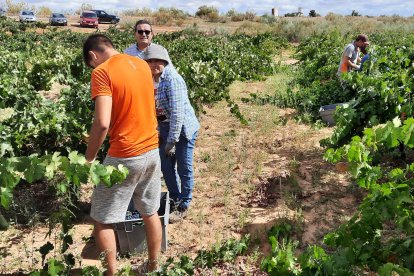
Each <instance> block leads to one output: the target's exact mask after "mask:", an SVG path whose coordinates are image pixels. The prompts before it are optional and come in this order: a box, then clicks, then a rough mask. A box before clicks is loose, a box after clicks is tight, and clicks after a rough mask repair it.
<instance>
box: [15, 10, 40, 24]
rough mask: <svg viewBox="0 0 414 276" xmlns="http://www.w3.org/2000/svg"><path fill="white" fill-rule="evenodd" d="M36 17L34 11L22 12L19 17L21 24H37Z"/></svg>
mask: <svg viewBox="0 0 414 276" xmlns="http://www.w3.org/2000/svg"><path fill="white" fill-rule="evenodd" d="M36 20H37V19H36V16H35V15H34V13H33V12H32V11H22V12H20V15H19V21H20V22H36Z"/></svg>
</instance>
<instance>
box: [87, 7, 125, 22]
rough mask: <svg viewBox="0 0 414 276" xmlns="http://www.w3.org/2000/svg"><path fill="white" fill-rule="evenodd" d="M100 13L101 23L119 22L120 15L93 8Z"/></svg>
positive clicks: (99, 19)
mask: <svg viewBox="0 0 414 276" xmlns="http://www.w3.org/2000/svg"><path fill="white" fill-rule="evenodd" d="M92 11H94V12H95V13H96V15H98V22H99V23H111V24H117V23H118V22H119V17H118V16H116V15H112V14H107V13H106V12H105V11H103V10H92Z"/></svg>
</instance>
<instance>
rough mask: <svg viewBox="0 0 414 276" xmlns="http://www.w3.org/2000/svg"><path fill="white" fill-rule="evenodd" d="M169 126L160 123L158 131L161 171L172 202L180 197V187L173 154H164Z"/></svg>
mask: <svg viewBox="0 0 414 276" xmlns="http://www.w3.org/2000/svg"><path fill="white" fill-rule="evenodd" d="M169 129H170V126H169V123H168V122H167V123H160V124H159V131H160V137H161V145H160V149H159V151H160V159H161V171H162V174H163V176H164V180H165V184H166V185H167V188H168V191H169V192H170V198H171V199H172V200H173V201H174V202H178V201H179V199H180V187H179V177H178V174H177V170H176V160H175V156H172V157H169V156H166V155H165V150H164V148H165V145H166V144H167V137H168V132H169Z"/></svg>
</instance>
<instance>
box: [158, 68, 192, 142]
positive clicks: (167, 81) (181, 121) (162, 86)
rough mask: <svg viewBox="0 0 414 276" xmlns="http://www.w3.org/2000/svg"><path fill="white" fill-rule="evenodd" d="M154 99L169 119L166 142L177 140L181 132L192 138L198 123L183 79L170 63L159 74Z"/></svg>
mask: <svg viewBox="0 0 414 276" xmlns="http://www.w3.org/2000/svg"><path fill="white" fill-rule="evenodd" d="M156 100H157V101H158V105H159V107H160V108H161V109H163V110H164V111H165V113H166V116H167V118H168V119H169V124H170V131H169V133H168V137H167V143H175V142H178V140H179V139H180V134H181V132H183V134H184V135H185V137H186V138H187V139H188V140H190V139H192V138H193V135H194V133H195V132H196V131H197V130H198V129H199V128H200V123H199V122H198V120H197V117H196V115H195V112H194V109H193V107H192V106H191V104H190V100H189V99H188V94H187V85H186V84H185V81H184V79H183V78H182V77H181V76H180V74H178V72H177V71H176V70H175V69H174V67H172V66H170V65H167V66H166V67H165V69H164V71H163V72H162V74H161V76H160V79H159V84H158V91H157V95H156Z"/></svg>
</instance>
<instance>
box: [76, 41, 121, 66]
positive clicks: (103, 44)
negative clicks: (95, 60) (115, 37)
mask: <svg viewBox="0 0 414 276" xmlns="http://www.w3.org/2000/svg"><path fill="white" fill-rule="evenodd" d="M105 48H114V44H113V43H112V41H111V40H110V39H109V37H107V36H105V35H103V34H93V35H90V36H88V38H87V39H86V40H85V42H84V43H83V60H84V61H85V63H86V65H88V66H90V65H89V61H90V58H91V57H90V55H89V51H97V52H104V51H105Z"/></svg>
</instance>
